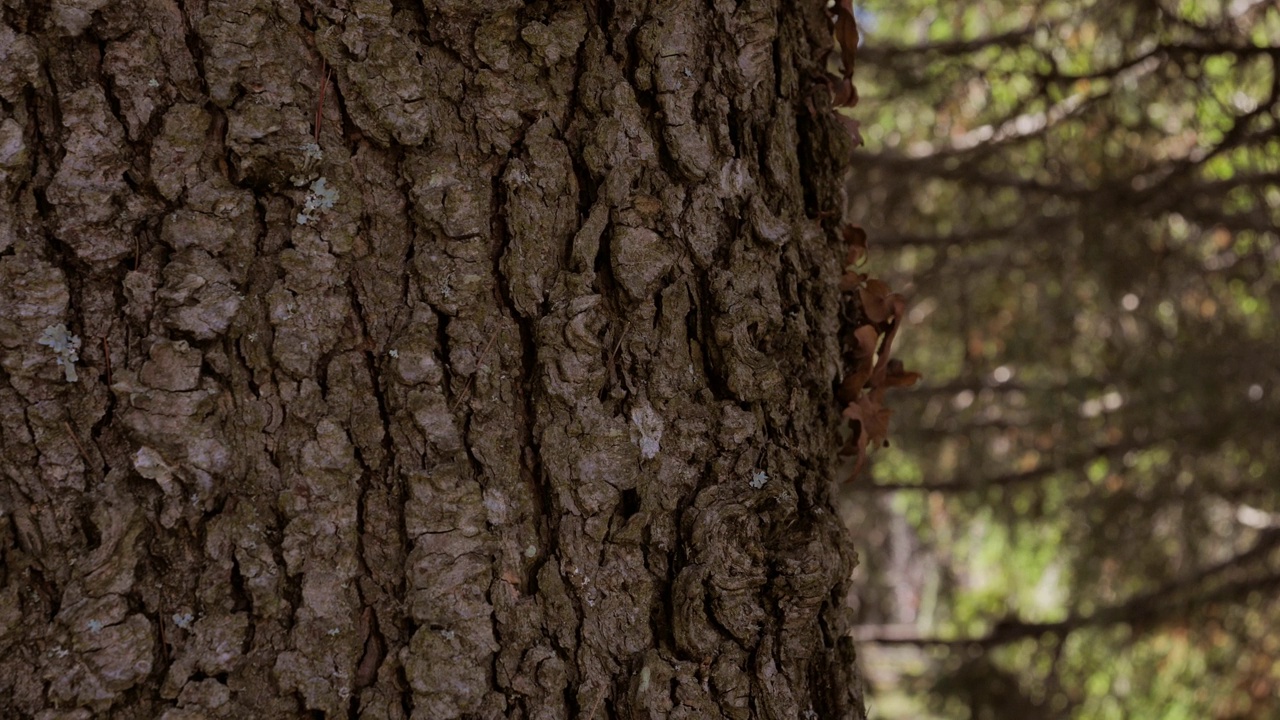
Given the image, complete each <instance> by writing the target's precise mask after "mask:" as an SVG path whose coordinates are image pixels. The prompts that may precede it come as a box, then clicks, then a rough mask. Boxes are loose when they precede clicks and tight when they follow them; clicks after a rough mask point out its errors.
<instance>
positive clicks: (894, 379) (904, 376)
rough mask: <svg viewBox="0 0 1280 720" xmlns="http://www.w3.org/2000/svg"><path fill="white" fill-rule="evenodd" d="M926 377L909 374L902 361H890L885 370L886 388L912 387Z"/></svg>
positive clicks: (915, 373)
mask: <svg viewBox="0 0 1280 720" xmlns="http://www.w3.org/2000/svg"><path fill="white" fill-rule="evenodd" d="M922 377H924V376H923V375H921V374H920V373H918V372H908V371H907V369H906V368H905V367H904V366H903V364H902V361H901V360H899V359H897V358H894V359H892V360H890V361H889V364H888V366H887V367H886V368H885V375H884V387H887V388H894V387H911V386H912V385H915V384H916V383H918V382H920V378H922Z"/></svg>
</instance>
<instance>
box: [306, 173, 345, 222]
mask: <svg viewBox="0 0 1280 720" xmlns="http://www.w3.org/2000/svg"><path fill="white" fill-rule="evenodd" d="M336 202H338V189H337V188H331V187H329V186H328V184H327V183H326V181H325V179H324V178H319V179H318V180H316V181H315V182H313V183H311V190H310V192H308V193H307V198H306V200H304V201H303V203H302V212H300V213H298V224H299V225H306V224H307V223H309V222H311V221H312V220H315V219H316V218H317V217H319V215H320V213H321V211H323V210H329V209H331V208H333V204H334V203H336Z"/></svg>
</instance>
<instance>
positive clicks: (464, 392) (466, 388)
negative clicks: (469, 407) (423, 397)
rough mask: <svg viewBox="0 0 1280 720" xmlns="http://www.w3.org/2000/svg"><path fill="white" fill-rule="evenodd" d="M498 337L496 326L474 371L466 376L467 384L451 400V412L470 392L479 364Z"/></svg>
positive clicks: (482, 362)
mask: <svg viewBox="0 0 1280 720" xmlns="http://www.w3.org/2000/svg"><path fill="white" fill-rule="evenodd" d="M497 339H498V328H494V329H493V334H492V335H490V336H489V342H487V343H485V345H484V349H483V350H481V351H480V357H479V358H478V359H476V369H475V372H473V373H471V377H469V378H467V384H466V385H464V386H463V387H462V392H460V393H458V399H457V400H454V401H453V407H451V408H449V413H450V414H452V413H453V412H454V411H455V410H457V409H458V406H459V405H461V404H462V401H463V400H466V399H467V393H469V392H471V384H472V383H474V382H475V380H476V375H478V374H480V366H481V365H482V364H484V361H485V358H487V357H489V348H491V347H493V341H494V340H497Z"/></svg>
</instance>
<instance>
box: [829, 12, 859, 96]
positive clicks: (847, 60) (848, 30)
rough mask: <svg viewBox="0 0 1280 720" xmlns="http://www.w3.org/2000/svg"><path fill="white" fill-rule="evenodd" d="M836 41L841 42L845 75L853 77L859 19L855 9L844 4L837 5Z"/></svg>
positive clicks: (841, 57)
mask: <svg viewBox="0 0 1280 720" xmlns="http://www.w3.org/2000/svg"><path fill="white" fill-rule="evenodd" d="M834 10H835V14H836V42H838V43H840V63H841V65H843V69H844V76H845V77H846V78H850V77H853V65H854V61H856V60H857V55H858V21H857V20H855V19H854V18H853V11H851V10H850V9H849V8H847V7H845V6H844V5H843V4H841V5H836V7H835V9H834Z"/></svg>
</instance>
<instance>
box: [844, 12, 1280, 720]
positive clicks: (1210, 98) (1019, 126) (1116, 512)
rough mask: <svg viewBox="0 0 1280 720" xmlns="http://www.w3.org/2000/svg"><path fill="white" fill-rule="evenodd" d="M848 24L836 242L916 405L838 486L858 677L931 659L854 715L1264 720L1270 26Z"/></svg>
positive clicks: (1278, 504) (1269, 545)
mask: <svg viewBox="0 0 1280 720" xmlns="http://www.w3.org/2000/svg"><path fill="white" fill-rule="evenodd" d="M864 9H865V11H866V12H868V13H871V15H872V17H873V18H874V20H875V31H874V32H871V33H865V32H864V35H865V45H864V47H863V48H862V49H861V50H860V51H859V56H858V58H859V65H858V75H857V77H856V80H857V85H858V91H859V95H860V97H861V102H860V104H859V105H858V106H857V107H856V108H854V109H852V110H850V111H848V112H850V114H851V115H853V116H854V117H855V118H857V119H858V120H859V121H860V122H861V129H862V135H863V137H864V138H865V140H866V143H867V147H866V149H865V150H864V151H862V152H860V153H859V155H858V158H857V160H856V163H855V164H856V166H858V167H859V168H861V172H860V174H859V176H858V177H856V178H855V179H854V181H853V183H854V184H853V185H852V186H851V195H852V196H853V197H854V199H855V209H854V213H853V215H854V217H856V218H858V219H859V221H860V222H862V223H863V224H864V225H865V227H866V228H867V230H868V232H869V234H870V244H871V247H872V251H873V252H874V253H875V255H874V257H875V258H876V260H877V263H878V264H880V265H883V264H885V263H888V262H892V263H893V264H894V269H895V273H893V274H889V273H886V280H887V281H888V282H889V283H890V284H891V285H892V286H893V287H894V288H896V289H899V290H901V291H903V292H904V293H905V294H906V295H907V296H908V298H909V299H910V305H909V310H908V312H907V324H908V326H909V327H908V330H907V334H906V335H905V337H906V338H907V340H906V342H905V343H902V344H900V346H898V347H897V348H896V349H897V350H898V351H899V354H901V355H902V357H903V360H904V361H905V362H906V364H907V365H909V366H911V367H912V368H913V369H917V370H920V371H922V372H923V373H924V376H925V379H926V384H925V385H923V386H922V387H919V388H915V389H911V390H906V391H903V393H902V395H900V396H899V397H898V398H897V399H896V401H895V412H896V418H898V420H897V422H896V425H895V431H894V434H893V441H894V443H895V446H894V447H893V448H891V449H889V450H888V451H884V452H880V453H877V454H876V455H875V456H874V458H873V464H872V467H871V473H870V477H869V478H867V479H865V480H863V481H862V482H863V484H862V485H861V486H858V487H856V488H855V490H856V491H861V492H863V493H867V492H880V493H887V492H893V493H894V495H893V499H892V502H889V503H887V504H884V505H883V506H884V507H889V508H892V512H890V513H877V512H868V513H867V514H866V516H864V517H860V518H857V519H856V521H855V527H858V528H861V529H863V530H864V531H865V532H866V544H868V545H869V544H873V543H879V547H868V548H866V550H867V552H865V553H864V555H865V556H868V557H869V558H870V557H876V556H883V557H885V558H888V559H886V560H883V561H880V562H879V564H875V563H876V561H873V560H870V559H868V565H869V568H868V574H867V576H866V577H865V579H864V587H863V588H862V589H861V590H860V597H862V598H864V599H863V613H864V622H865V624H866V625H867V626H870V627H872V630H868V631H867V632H866V633H865V635H866V636H867V637H872V638H876V637H880V639H881V640H882V642H880V643H878V644H874V645H870V646H868V648H867V651H866V653H865V654H864V660H865V662H866V663H868V664H870V663H874V662H875V661H876V658H877V657H878V655H877V653H879V652H885V651H886V650H885V648H886V647H887V646H888V641H887V638H888V636H884V637H881V636H879V635H877V633H876V632H875V631H874V627H878V626H881V625H883V626H886V627H891V628H897V630H895V632H894V633H892V634H891V635H892V637H893V638H897V639H896V640H895V641H894V642H895V643H897V644H900V645H907V646H920V647H934V648H935V651H934V652H930V653H923V652H922V653H921V655H920V658H921V660H922V662H923V663H924V665H923V669H922V670H920V672H919V673H918V675H919V677H920V678H921V679H924V680H927V683H926V686H927V687H928V688H932V694H931V695H930V696H929V698H922V699H921V703H920V704H917V705H913V706H905V705H903V704H902V701H901V695H898V694H895V695H894V702H895V705H892V706H890V707H896V708H898V709H897V710H896V711H894V712H893V713H892V714H890V713H889V712H888V710H887V709H886V708H883V707H881V708H880V711H879V712H880V713H881V714H879V715H878V716H879V717H883V718H889V717H917V716H921V715H922V714H923V713H925V712H931V713H935V714H937V715H938V716H941V717H948V718H966V717H973V718H980V717H992V718H1004V717H1045V718H1057V717H1061V718H1067V717H1071V718H1108V717H1114V718H1130V717H1159V718H1178V717H1187V718H1214V717H1221V718H1228V717H1231V718H1267V717H1271V715H1270V714H1269V713H1271V712H1272V711H1273V706H1274V697H1275V696H1276V695H1275V693H1276V692H1277V690H1276V688H1277V687H1280V670H1278V669H1277V667H1276V666H1275V664H1274V662H1273V661H1264V660H1263V658H1274V657H1276V656H1277V650H1280V633H1276V632H1274V631H1272V630H1271V629H1270V628H1271V627H1272V626H1273V625H1274V624H1275V622H1276V621H1277V620H1280V602H1277V601H1276V600H1274V599H1273V598H1274V597H1275V596H1276V595H1275V587H1276V586H1277V585H1280V493H1278V492H1277V489H1278V488H1277V487H1276V486H1275V483H1274V480H1273V479H1274V478H1275V477H1277V476H1280V431H1278V430H1277V428H1280V363H1278V362H1277V361H1276V359H1277V358H1280V324H1278V322H1277V317H1276V312H1277V303H1280V236H1278V235H1277V230H1276V228H1277V227H1280V140H1276V138H1275V135H1276V132H1277V122H1276V117H1277V115H1280V67H1278V66H1280V7H1277V6H1276V5H1275V4H1274V3H1270V2H1252V3H1251V2H1239V1H1236V0H1232V1H1230V2H1227V1H1225V0H1224V1H1222V2H1217V1H1211V2H1190V1H1186V2H1182V1H1178V0H1172V1H1171V0H1164V1H1163V2H1157V3H1150V2H1139V1H1137V0H1128V1H1125V2H1101V0H1099V1H1098V2H1070V3H1068V2H1061V1H1051V0H1046V1H1044V2H1033V1H1030V0H1028V1H1019V0H989V1H986V2H982V1H980V2H975V3H963V4H951V3H936V2H925V1H923V0H906V1H905V2H894V3H889V2H868V3H867V4H866V7H865V8H864ZM912 487H915V488H918V489H916V490H912V489H911V488H912ZM879 488H883V489H879ZM870 497H874V496H872V495H862V496H861V499H860V500H859V501H858V502H856V503H851V505H855V506H856V505H860V504H870V505H877V504H876V503H869V501H868V498H870ZM853 512H855V513H856V512H858V511H857V510H854V511H853ZM935 600H936V601H935ZM904 624H906V625H911V626H914V628H915V630H916V631H917V632H918V634H919V637H907V638H903V637H902V630H901V628H902V626H903V625H904ZM962 640H973V641H974V643H975V644H972V645H966V644H963V643H960V644H957V643H958V641H962ZM930 641H937V642H936V643H932V642H930ZM1263 647H1266V648H1270V650H1268V651H1264V650H1262V649H1261V648H1263ZM950 648H956V649H955V650H951V649H950ZM974 648H977V649H979V650H981V652H979V653H978V654H977V655H976V656H975V655H974ZM872 675H873V676H875V673H874V672H873V673H872ZM984 683H986V684H987V685H988V686H989V687H987V688H986V689H985V690H984V689H982V688H981V687H979V686H982V685H983V684H984ZM892 685H894V683H893V682H891V680H881V681H880V682H879V683H878V685H877V693H879V694H880V695H884V696H886V697H887V694H886V693H889V692H891V686H892ZM902 687H911V686H910V684H909V683H908V682H907V680H906V679H905V678H899V684H898V688H899V689H900V688H902ZM875 697H876V695H874V694H873V701H872V707H873V708H876V707H879V706H878V705H877V704H876V702H875V700H874V698H875ZM1028 713H1030V714H1028Z"/></svg>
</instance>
